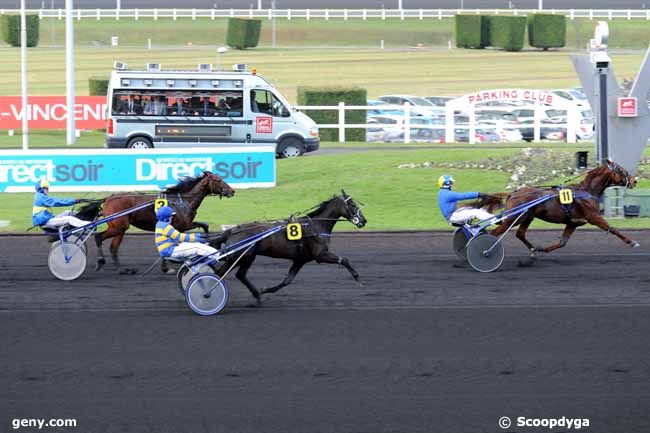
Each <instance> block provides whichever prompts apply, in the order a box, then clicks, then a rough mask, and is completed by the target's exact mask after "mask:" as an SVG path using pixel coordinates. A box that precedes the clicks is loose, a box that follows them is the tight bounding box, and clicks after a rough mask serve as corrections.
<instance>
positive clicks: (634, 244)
mask: <svg viewBox="0 0 650 433" xmlns="http://www.w3.org/2000/svg"><path fill="white" fill-rule="evenodd" d="M630 246H631V247H632V248H639V247H640V246H641V244H640V243H638V242H637V241H632V243H631V244H630Z"/></svg>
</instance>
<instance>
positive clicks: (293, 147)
mask: <svg viewBox="0 0 650 433" xmlns="http://www.w3.org/2000/svg"><path fill="white" fill-rule="evenodd" d="M303 153H305V147H304V146H303V145H302V141H300V140H299V139H297V138H295V137H289V138H285V139H284V140H282V141H281V142H280V145H279V146H278V154H279V155H280V157H281V158H297V157H299V156H300V155H302V154H303Z"/></svg>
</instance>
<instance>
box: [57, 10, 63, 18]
mask: <svg viewBox="0 0 650 433" xmlns="http://www.w3.org/2000/svg"><path fill="white" fill-rule="evenodd" d="M57 15H58V18H59V19H60V20H61V19H63V16H62V15H63V14H62V13H61V9H59V12H58V14H57Z"/></svg>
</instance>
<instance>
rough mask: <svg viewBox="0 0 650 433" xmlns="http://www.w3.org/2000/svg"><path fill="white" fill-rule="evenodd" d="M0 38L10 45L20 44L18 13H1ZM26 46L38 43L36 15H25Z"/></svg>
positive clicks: (37, 20)
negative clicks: (0, 29) (0, 28)
mask: <svg viewBox="0 0 650 433" xmlns="http://www.w3.org/2000/svg"><path fill="white" fill-rule="evenodd" d="M1 18H2V39H3V40H4V41H5V42H6V43H8V44H9V45H11V46H14V47H19V46H20V15H2V17H1ZM25 20H26V25H27V46H28V47H35V46H37V45H38V27H39V19H38V15H27V16H26V17H25Z"/></svg>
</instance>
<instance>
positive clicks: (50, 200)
mask: <svg viewBox="0 0 650 433" xmlns="http://www.w3.org/2000/svg"><path fill="white" fill-rule="evenodd" d="M35 189H36V194H35V195H34V207H33V208H32V224H33V225H34V226H44V225H47V226H50V227H61V226H65V225H68V224H69V225H71V226H73V227H83V226H85V225H87V224H90V222H89V221H84V220H81V219H79V218H77V217H75V216H74V215H72V211H71V210H67V211H65V212H62V213H60V214H58V215H56V216H55V215H54V214H53V213H52V208H53V207H63V206H72V205H73V204H76V203H85V202H88V201H89V200H85V199H75V198H55V197H50V196H49V195H48V192H49V191H50V183H49V182H48V181H47V179H41V180H39V181H38V182H36V185H35Z"/></svg>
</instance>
